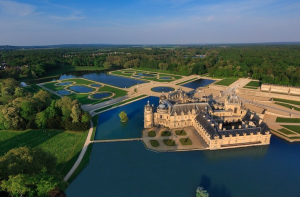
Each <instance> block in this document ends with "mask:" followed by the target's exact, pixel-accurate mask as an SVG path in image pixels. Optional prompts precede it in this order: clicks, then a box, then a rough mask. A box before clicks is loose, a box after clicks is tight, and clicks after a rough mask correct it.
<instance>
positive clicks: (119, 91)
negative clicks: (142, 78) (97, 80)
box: [98, 86, 127, 98]
mask: <svg viewBox="0 0 300 197" xmlns="http://www.w3.org/2000/svg"><path fill="white" fill-rule="evenodd" d="M98 92H113V93H115V96H114V97H113V98H118V97H121V96H125V95H127V91H125V90H122V89H118V88H113V87H110V86H103V87H101V88H100V89H99V90H98Z"/></svg>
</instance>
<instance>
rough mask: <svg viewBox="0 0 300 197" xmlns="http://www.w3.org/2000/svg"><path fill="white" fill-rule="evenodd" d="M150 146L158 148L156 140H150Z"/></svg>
mask: <svg viewBox="0 0 300 197" xmlns="http://www.w3.org/2000/svg"><path fill="white" fill-rule="evenodd" d="M150 144H151V146H153V147H158V146H159V142H158V141H157V140H150Z"/></svg>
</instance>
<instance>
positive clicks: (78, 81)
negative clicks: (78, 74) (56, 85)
mask: <svg viewBox="0 0 300 197" xmlns="http://www.w3.org/2000/svg"><path fill="white" fill-rule="evenodd" d="M61 82H75V85H91V84H95V83H96V84H99V83H98V82H95V81H90V80H87V79H84V78H72V79H64V80H61Z"/></svg>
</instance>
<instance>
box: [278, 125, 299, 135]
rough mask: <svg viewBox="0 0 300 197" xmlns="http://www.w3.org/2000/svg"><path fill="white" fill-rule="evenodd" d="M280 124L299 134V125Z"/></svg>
mask: <svg viewBox="0 0 300 197" xmlns="http://www.w3.org/2000/svg"><path fill="white" fill-rule="evenodd" d="M281 126H283V127H285V128H287V129H289V130H291V131H294V132H296V133H299V134H300V126H295V125H281Z"/></svg>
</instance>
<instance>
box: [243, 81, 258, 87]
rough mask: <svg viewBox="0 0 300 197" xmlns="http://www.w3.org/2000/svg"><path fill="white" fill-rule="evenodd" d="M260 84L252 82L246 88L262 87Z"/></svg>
mask: <svg viewBox="0 0 300 197" xmlns="http://www.w3.org/2000/svg"><path fill="white" fill-rule="evenodd" d="M260 84H261V83H260V82H259V81H250V82H249V83H248V84H247V85H245V86H250V87H259V86H260Z"/></svg>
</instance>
